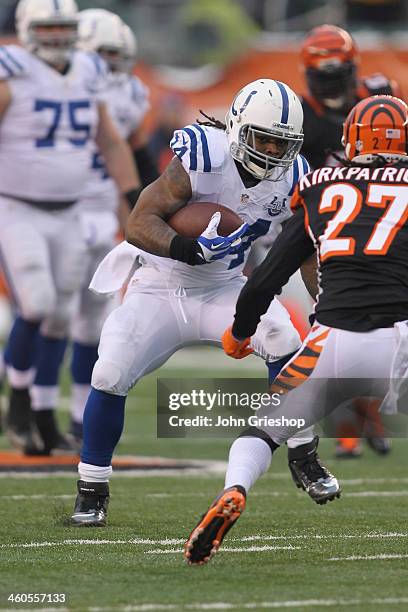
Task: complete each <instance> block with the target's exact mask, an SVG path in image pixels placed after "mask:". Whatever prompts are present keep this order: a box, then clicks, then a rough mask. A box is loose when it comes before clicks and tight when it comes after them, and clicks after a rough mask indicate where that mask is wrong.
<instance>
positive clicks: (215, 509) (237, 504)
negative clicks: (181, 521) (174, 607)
mask: <svg viewBox="0 0 408 612" xmlns="http://www.w3.org/2000/svg"><path fill="white" fill-rule="evenodd" d="M245 498H246V493H245V489H244V488H243V487H240V486H239V485H237V486H235V487H229V488H228V489H225V490H224V491H223V492H222V493H221V494H220V495H219V496H218V497H217V498H216V499H215V500H214V502H213V503H212V504H211V506H210V507H209V508H208V510H207V512H206V513H205V514H203V516H202V517H201V519H200V521H199V522H198V524H197V525H196V527H194V529H193V531H192V532H191V534H190V536H189V538H188V540H187V542H186V543H185V545H184V557H185V559H186V561H187V563H188V564H189V565H204V563H207V562H208V561H209V560H210V559H211V558H212V557H213V556H214V555H215V553H216V552H217V551H218V549H219V547H220V546H221V542H222V541H223V539H224V537H225V536H226V535H227V533H228V531H229V530H230V529H231V527H232V526H233V525H234V523H235V522H236V521H237V519H239V517H240V516H241V513H242V512H243V511H244V510H245V503H246V500H245Z"/></svg>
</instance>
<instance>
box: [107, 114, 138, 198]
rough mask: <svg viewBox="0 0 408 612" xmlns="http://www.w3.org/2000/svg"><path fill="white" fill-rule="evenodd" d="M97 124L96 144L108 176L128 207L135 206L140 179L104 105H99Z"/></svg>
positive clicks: (124, 142)
mask: <svg viewBox="0 0 408 612" xmlns="http://www.w3.org/2000/svg"><path fill="white" fill-rule="evenodd" d="M98 109H99V124H98V131H97V134H96V144H97V146H98V148H99V150H100V151H101V153H102V155H103V158H104V161H105V164H106V168H107V170H108V173H109V176H111V177H112V178H113V180H114V181H115V182H116V184H117V186H118V189H119V192H120V193H121V194H122V197H125V198H126V200H127V201H128V203H129V205H130V207H133V206H134V205H135V204H136V200H137V198H138V195H139V193H140V178H139V176H138V173H137V170H136V168H135V164H134V162H133V158H132V152H131V150H130V147H129V145H128V143H127V142H126V141H125V140H123V138H122V137H121V135H120V134H119V132H118V130H117V128H116V127H115V125H114V123H113V121H112V119H111V118H110V116H109V113H108V111H107V108H106V105H105V104H104V103H101V104H99V106H98Z"/></svg>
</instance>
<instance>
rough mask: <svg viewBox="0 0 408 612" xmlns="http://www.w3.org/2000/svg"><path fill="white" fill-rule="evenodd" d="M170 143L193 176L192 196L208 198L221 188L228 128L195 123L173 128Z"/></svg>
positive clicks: (198, 198) (191, 176) (195, 198)
mask: <svg viewBox="0 0 408 612" xmlns="http://www.w3.org/2000/svg"><path fill="white" fill-rule="evenodd" d="M170 147H171V149H172V150H173V152H174V154H175V155H177V157H178V158H179V160H180V161H181V163H182V164H183V167H184V169H185V171H186V172H187V174H188V175H189V177H190V182H191V189H192V192H193V197H192V199H193V200H205V199H206V198H207V199H208V198H210V199H209V201H210V202H211V201H214V198H213V199H211V195H213V196H214V194H217V200H215V201H218V194H219V192H220V190H221V185H222V177H223V169H224V163H225V155H226V148H225V132H223V131H222V130H219V129H218V128H212V127H207V126H204V125H199V124H198V123H194V124H191V125H187V126H186V127H184V128H182V129H181V130H176V131H175V132H174V135H173V138H172V140H171V142H170Z"/></svg>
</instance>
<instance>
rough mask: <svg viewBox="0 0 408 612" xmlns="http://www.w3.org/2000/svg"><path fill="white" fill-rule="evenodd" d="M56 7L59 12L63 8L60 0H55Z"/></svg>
mask: <svg viewBox="0 0 408 612" xmlns="http://www.w3.org/2000/svg"><path fill="white" fill-rule="evenodd" d="M54 8H55V10H56V11H57V12H59V11H60V10H61V7H60V4H59V0H54Z"/></svg>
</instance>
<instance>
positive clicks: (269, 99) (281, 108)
mask: <svg viewBox="0 0 408 612" xmlns="http://www.w3.org/2000/svg"><path fill="white" fill-rule="evenodd" d="M225 123H226V126H227V130H226V133H227V137H228V143H229V147H230V152H231V155H232V157H233V158H234V159H236V160H237V161H238V162H240V163H241V164H242V166H243V167H244V168H245V169H246V170H248V172H250V173H251V174H252V175H253V176H254V177H255V178H257V179H260V180H262V179H268V180H271V181H278V180H280V179H281V178H282V176H283V174H284V173H285V172H286V171H287V170H288V169H289V167H290V165H291V164H292V162H293V161H294V159H295V158H296V156H297V154H298V153H299V151H300V149H301V147H302V144H303V128H302V126H303V109H302V105H301V103H300V100H299V98H298V97H297V95H296V94H295V93H294V92H293V91H292V90H291V89H290V87H288V86H287V85H285V83H281V82H280V81H273V80H272V79H258V80H257V81H253V82H252V83H249V84H248V85H245V87H243V88H242V89H241V91H239V92H238V93H237V95H236V96H235V98H234V101H233V103H232V104H231V108H230V109H229V111H228V113H227V115H226V117H225ZM265 137H266V138H270V137H273V138H276V139H279V141H284V143H285V147H284V149H283V153H282V155H281V156H280V157H274V156H272V155H268V154H266V153H264V152H262V151H261V150H260V142H261V140H262V139H263V138H265ZM276 167H278V168H282V171H281V172H278V173H276V172H274V170H275V168H276ZM272 175H273V176H272Z"/></svg>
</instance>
